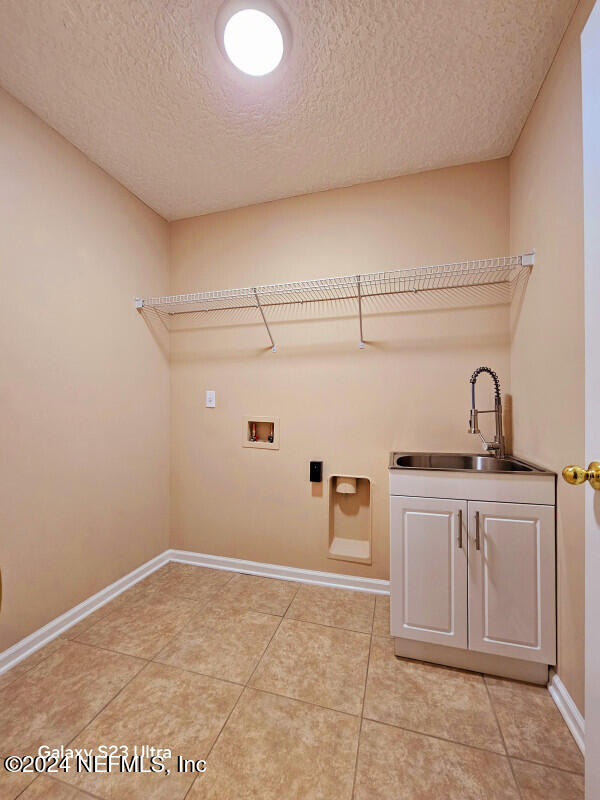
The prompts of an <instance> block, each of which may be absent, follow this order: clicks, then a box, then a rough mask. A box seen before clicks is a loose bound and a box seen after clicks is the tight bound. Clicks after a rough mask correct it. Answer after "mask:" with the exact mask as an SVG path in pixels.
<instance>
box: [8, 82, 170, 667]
mask: <svg viewBox="0 0 600 800" xmlns="http://www.w3.org/2000/svg"><path fill="white" fill-rule="evenodd" d="M0 119H2V124H1V125H0V174H1V175H2V181H1V182H0V270H1V274H2V291H1V293H0V304H1V305H2V308H1V310H0V329H1V330H0V341H1V342H2V344H1V356H0V360H1V368H0V398H1V410H2V420H1V423H0V424H1V428H2V443H1V450H2V459H1V468H0V469H1V475H0V567H1V568H2V575H3V580H4V602H3V608H2V614H1V616H0V651H1V650H3V649H4V648H6V647H9V646H10V645H12V644H13V643H14V642H16V641H17V640H19V639H21V638H22V637H24V636H26V635H27V634H29V633H31V632H32V631H34V630H35V629H37V628H39V627H40V626H42V625H44V624H45V623H47V622H48V621H49V620H51V619H53V618H54V617H56V616H57V615H59V614H61V613H62V612H64V611H66V610H67V609H69V608H71V607H72V606H74V605H76V604H77V603H79V602H81V601H82V600H84V599H85V598H86V597H88V596H89V595H91V594H93V593H94V592H96V591H98V590H99V589H101V588H103V587H104V586H106V585H107V584H109V583H111V582H113V581H114V580H116V579H117V578H119V577H120V576H122V575H123V574H125V573H127V572H129V571H130V570H132V569H134V568H135V567H137V566H139V565H140V564H141V563H143V562H144V561H146V560H148V559H149V558H151V557H153V556H155V555H156V554H157V553H159V552H162V551H163V550H165V548H166V547H167V546H168V490H169V486H168V483H169V461H168V458H169V456H168V448H169V445H168V437H169V377H168V371H169V366H168V351H167V352H166V351H164V350H163V349H161V347H164V346H165V345H164V342H162V341H161V340H158V339H157V338H155V337H154V336H153V335H151V332H149V330H148V327H147V325H146V323H145V321H144V319H143V318H142V317H141V316H140V315H138V314H136V313H135V311H134V310H133V307H132V298H133V296H134V295H135V294H137V293H139V292H143V291H154V292H162V291H164V290H165V289H166V288H167V282H168V231H167V225H166V223H165V222H164V220H162V219H161V218H160V217H158V216H157V215H156V214H155V213H154V212H152V211H150V210H149V209H148V208H147V207H146V206H145V205H144V204H143V203H141V202H140V201H139V200H137V199H136V198H135V197H133V196H132V195H131V194H130V193H129V192H127V191H126V190H125V189H124V188H123V187H122V186H120V185H119V184H118V183H117V182H116V181H115V180H113V179H112V178H110V177H109V176H108V175H106V174H105V173H104V172H102V171H101V170H100V169H99V168H98V167H95V166H94V165H93V164H92V163H91V162H90V161H88V160H87V159H86V158H85V157H84V156H83V155H82V154H81V153H80V152H79V151H78V150H76V149H75V148H74V147H72V146H71V145H70V144H68V143H67V142H66V141H65V140H64V139H63V138H62V137H60V136H59V135H58V134H56V133H55V132H54V131H52V130H51V129H50V128H48V127H47V126H46V125H44V123H42V122H41V121H40V120H39V119H38V118H37V117H35V116H34V115H33V114H32V113H31V112H29V111H28V110H27V109H25V108H24V107H23V106H22V105H20V104H19V103H17V102H16V101H15V100H13V99H12V98H11V97H9V96H8V95H7V94H6V93H4V92H2V91H0Z"/></svg>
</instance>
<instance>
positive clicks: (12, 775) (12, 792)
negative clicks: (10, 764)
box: [0, 755, 36, 800]
mask: <svg viewBox="0 0 600 800" xmlns="http://www.w3.org/2000/svg"><path fill="white" fill-rule="evenodd" d="M2 759H3V757H2V756H1V755H0V762H1V760H2ZM35 778H36V776H35V775H31V774H27V773H22V772H7V771H6V770H5V769H4V766H3V765H2V764H1V763H0V797H1V798H2V800H14V798H15V797H19V796H21V797H22V796H23V795H22V794H21V792H22V791H23V789H25V787H27V786H29V784H30V783H31V782H32V781H34V780H35Z"/></svg>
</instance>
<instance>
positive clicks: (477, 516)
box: [475, 511, 481, 550]
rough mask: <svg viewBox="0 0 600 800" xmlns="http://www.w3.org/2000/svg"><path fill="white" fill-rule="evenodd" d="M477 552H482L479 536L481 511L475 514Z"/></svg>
mask: <svg viewBox="0 0 600 800" xmlns="http://www.w3.org/2000/svg"><path fill="white" fill-rule="evenodd" d="M475 550H481V538H480V536H479V511H476V512H475Z"/></svg>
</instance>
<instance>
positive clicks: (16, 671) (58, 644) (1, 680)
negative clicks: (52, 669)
mask: <svg viewBox="0 0 600 800" xmlns="http://www.w3.org/2000/svg"><path fill="white" fill-rule="evenodd" d="M63 645H64V642H63V641H62V639H60V638H58V639H53V640H52V641H51V642H48V644H46V645H44V647H40V649H39V650H36V651H35V653H32V654H31V655H30V656H29V657H28V658H25V659H23V661H20V662H19V663H18V664H17V665H16V666H14V667H13V668H12V669H9V670H8V671H7V672H3V673H2V675H0V689H4V687H5V686H8V685H9V684H11V683H12V682H13V681H16V680H17V678H22V677H23V675H26V674H27V673H28V672H29V671H30V670H32V669H33V668H34V667H37V666H38V665H39V664H41V663H42V661H44V660H45V659H46V658H48V656H51V655H52V654H53V653H56V652H57V651H58V650H60V649H61V648H62V647H63Z"/></svg>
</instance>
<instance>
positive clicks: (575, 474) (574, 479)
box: [562, 461, 600, 491]
mask: <svg viewBox="0 0 600 800" xmlns="http://www.w3.org/2000/svg"><path fill="white" fill-rule="evenodd" d="M562 476H563V478H564V479H565V480H566V482H567V483H572V484H573V486H579V484H580V483H585V482H586V481H589V482H590V486H591V487H592V489H596V491H598V490H600V461H590V465H589V467H588V468H587V469H584V468H583V467H578V466H577V464H572V465H571V466H569V467H565V468H564V469H563V471H562Z"/></svg>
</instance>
